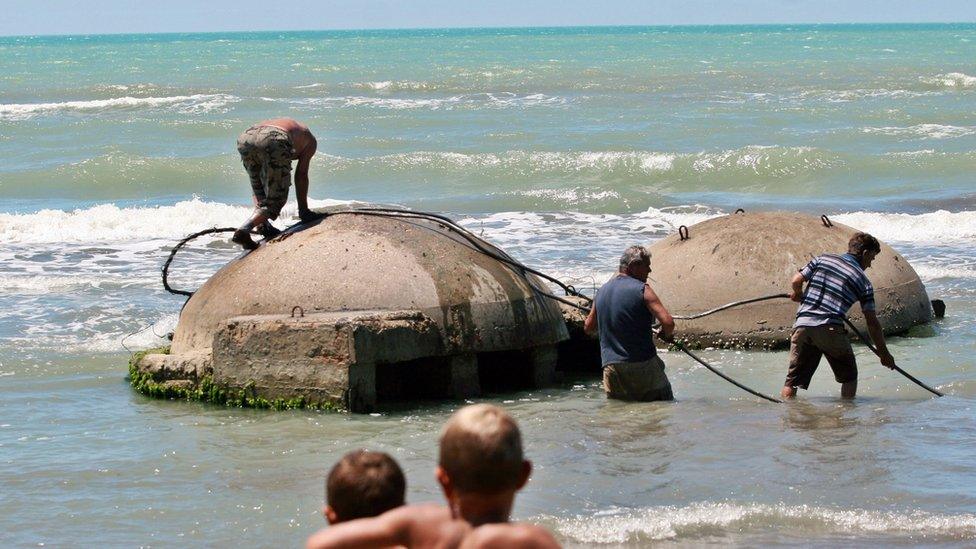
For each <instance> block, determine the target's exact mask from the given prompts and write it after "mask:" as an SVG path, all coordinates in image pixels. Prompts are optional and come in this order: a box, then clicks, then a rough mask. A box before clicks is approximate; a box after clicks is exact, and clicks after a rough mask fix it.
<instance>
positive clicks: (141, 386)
mask: <svg viewBox="0 0 976 549" xmlns="http://www.w3.org/2000/svg"><path fill="white" fill-rule="evenodd" d="M149 354H164V355H165V354H169V347H159V348H155V349H147V350H144V351H138V352H136V353H133V355H132V358H131V359H130V360H129V376H128V380H129V383H130V384H131V385H132V388H133V389H135V390H136V391H137V392H139V393H141V394H143V395H145V396H148V397H152V398H158V399H167V400H187V401H197V402H206V403H209V404H216V405H223V406H228V407H234V408H257V409H270V410H327V411H334V412H341V411H344V410H342V408H340V407H338V406H336V405H334V404H332V403H330V402H321V403H319V402H310V401H308V400H306V399H305V397H295V398H287V399H286V398H275V399H267V398H263V397H260V396H257V395H255V394H254V391H253V387H251V386H247V387H243V388H241V389H236V390H235V389H229V388H226V387H221V386H219V385H217V384H215V383H214V382H213V377H212V376H209V375H207V376H204V377H203V378H201V379H200V380H199V382H198V383H195V384H194V383H192V382H190V381H189V380H179V381H180V382H179V383H173V382H172V380H171V381H170V382H165V381H164V382H159V381H156V380H155V379H154V378H153V376H152V374H151V373H149V372H144V371H142V370H140V369H139V361H140V360H142V358H143V357H144V356H146V355H149Z"/></svg>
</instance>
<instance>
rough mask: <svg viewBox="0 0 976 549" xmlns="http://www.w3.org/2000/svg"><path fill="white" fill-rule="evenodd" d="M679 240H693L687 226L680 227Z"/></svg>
mask: <svg viewBox="0 0 976 549" xmlns="http://www.w3.org/2000/svg"><path fill="white" fill-rule="evenodd" d="M678 238H680V239H681V240H688V239H689V238H691V237H690V236H689V234H688V227H687V226H685V225H682V226H680V227H678Z"/></svg>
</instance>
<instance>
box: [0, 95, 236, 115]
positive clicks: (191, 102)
mask: <svg viewBox="0 0 976 549" xmlns="http://www.w3.org/2000/svg"><path fill="white" fill-rule="evenodd" d="M236 101H238V98H237V97H235V96H233V95H227V94H196V95H175V96H169V97H130V96H126V97H116V98H112V99H93V100H89V101H63V102H60V103H6V104H0V120H3V119H8V120H24V119H28V118H32V117H35V116H38V115H44V114H57V113H68V112H84V113H99V112H106V111H112V110H136V109H145V108H149V109H153V108H160V107H165V108H171V109H175V110H176V111H177V112H180V113H184V114H197V113H205V112H221V111H223V109H225V107H227V106H228V105H229V104H231V103H234V102H236Z"/></svg>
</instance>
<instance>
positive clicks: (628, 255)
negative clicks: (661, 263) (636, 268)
mask: <svg viewBox="0 0 976 549" xmlns="http://www.w3.org/2000/svg"><path fill="white" fill-rule="evenodd" d="M650 260H651V254H650V252H648V251H647V248H645V247H643V246H631V247H629V248H627V249H626V250H624V253H623V255H621V256H620V271H621V272H623V271H625V270H627V268H628V267H630V266H631V265H636V264H638V263H643V262H645V261H650Z"/></svg>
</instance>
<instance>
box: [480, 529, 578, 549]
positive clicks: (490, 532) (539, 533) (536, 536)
mask: <svg viewBox="0 0 976 549" xmlns="http://www.w3.org/2000/svg"><path fill="white" fill-rule="evenodd" d="M461 547H462V548H464V549H475V548H479V549H495V548H498V549H502V548H507V547H523V548H538V549H550V548H554V547H559V543H558V542H557V541H556V538H554V537H553V536H552V534H550V533H549V531H548V530H546V529H545V528H542V527H540V526H535V525H532V524H523V523H512V524H486V525H484V526H479V527H477V528H475V529H474V530H472V531H471V533H470V534H468V535H467V536H466V537H465V538H464V542H462V544H461Z"/></svg>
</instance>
